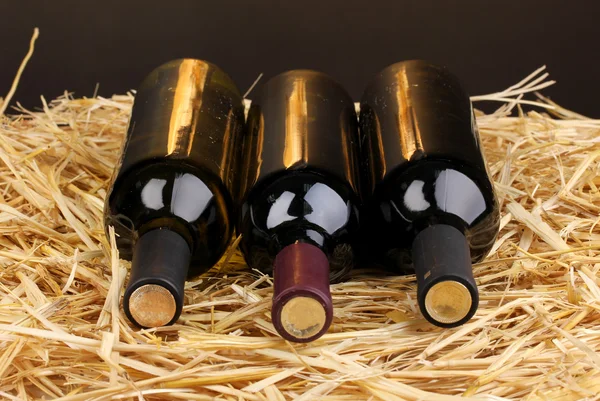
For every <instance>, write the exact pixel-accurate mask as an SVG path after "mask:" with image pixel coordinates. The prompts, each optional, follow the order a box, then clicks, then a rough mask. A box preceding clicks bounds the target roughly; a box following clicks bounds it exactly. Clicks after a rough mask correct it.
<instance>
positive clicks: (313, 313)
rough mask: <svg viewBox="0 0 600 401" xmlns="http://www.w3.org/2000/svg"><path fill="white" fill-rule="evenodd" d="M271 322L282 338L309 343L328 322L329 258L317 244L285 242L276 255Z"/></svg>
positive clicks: (327, 325)
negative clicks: (287, 243)
mask: <svg viewBox="0 0 600 401" xmlns="http://www.w3.org/2000/svg"><path fill="white" fill-rule="evenodd" d="M274 276H275V290H274V294H273V310H272V317H273V324H274V325H275V328H276V329H277V332H278V333H280V334H281V336H282V337H283V338H285V339H286V340H290V341H296V342H310V341H312V340H314V339H316V338H319V337H321V336H322V335H323V334H324V333H325V332H326V331H327V328H328V327H329V326H330V325H331V320H332V319H333V303H332V301H331V293H330V291H329V261H328V260H327V256H325V254H324V253H323V251H321V250H320V249H319V248H318V247H316V246H314V245H311V244H307V243H297V244H292V245H288V246H286V247H285V248H283V249H282V250H281V252H279V253H278V254H277V257H276V258H275V268H274Z"/></svg>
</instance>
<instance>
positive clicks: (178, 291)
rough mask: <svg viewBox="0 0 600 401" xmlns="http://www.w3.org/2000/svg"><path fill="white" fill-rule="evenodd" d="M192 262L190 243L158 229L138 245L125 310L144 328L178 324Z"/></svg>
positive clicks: (133, 259) (138, 242) (148, 234)
mask: <svg viewBox="0 0 600 401" xmlns="http://www.w3.org/2000/svg"><path fill="white" fill-rule="evenodd" d="M190 261H191V251H190V247H189V245H188V243H187V241H186V240H185V239H184V238H183V237H182V236H181V235H179V234H178V233H176V232H174V231H172V230H169V229H166V228H161V229H154V230H152V231H148V232H146V233H144V234H143V235H142V236H141V237H140V238H139V239H138V240H137V242H136V244H135V246H134V251H133V258H132V262H131V275H130V278H129V282H128V284H127V288H126V290H125V295H124V298H123V307H124V310H125V314H126V315H127V317H128V318H129V320H131V321H132V322H134V323H135V324H137V325H139V326H141V327H157V326H165V325H169V324H172V323H174V322H175V321H176V320H177V319H178V318H179V315H180V314H181V310H182V308H183V299H184V286H185V280H186V277H187V273H188V269H189V266H190Z"/></svg>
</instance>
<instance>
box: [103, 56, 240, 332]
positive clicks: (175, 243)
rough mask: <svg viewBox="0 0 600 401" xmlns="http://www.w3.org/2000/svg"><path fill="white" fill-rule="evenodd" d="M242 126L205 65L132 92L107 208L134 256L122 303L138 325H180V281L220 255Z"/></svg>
mask: <svg viewBox="0 0 600 401" xmlns="http://www.w3.org/2000/svg"><path fill="white" fill-rule="evenodd" d="M243 124H244V108H243V103H242V96H241V95H240V92H239V90H238V89H237V88H236V86H235V85H234V83H233V82H232V80H231V79H230V78H229V76H227V75H226V74H225V73H224V72H223V71H222V70H220V69H219V68H218V67H216V66H214V65H213V64H210V63H207V62H205V61H201V60H194V59H181V60H175V61H171V62H169V63H166V64H164V65H162V66H160V67H158V68H157V69H155V70H154V71H153V72H152V73H150V74H149V75H148V77H146V79H145V80H144V81H143V83H142V84H141V86H140V88H139V89H138V91H137V94H136V97H135V101H134V104H133V110H132V114H131V119H130V121H129V126H128V130H127V137H126V140H125V144H124V147H123V152H122V156H121V160H120V162H119V164H118V165H117V167H116V170H115V176H114V178H113V184H112V187H111V189H110V191H109V194H108V196H107V200H106V206H105V226H106V229H107V232H108V227H109V226H113V227H114V228H115V232H116V234H117V235H118V237H117V245H118V248H119V253H120V255H121V257H122V258H124V259H127V260H131V261H132V263H131V275H130V278H129V282H128V285H127V289H126V290H125V295H124V299H123V308H124V310H125V313H126V315H127V317H128V318H129V319H130V320H131V321H132V322H134V323H136V324H137V325H139V326H142V327H156V326H163V325H166V324H172V323H173V322H174V321H176V320H177V318H178V317H179V315H180V314H181V310H182V307H183V297H184V284H185V280H186V278H187V277H192V276H196V275H199V274H201V273H204V272H205V271H206V270H208V269H209V268H210V267H212V266H213V265H214V264H215V263H216V262H217V261H218V260H219V258H220V257H221V256H222V254H223V253H224V252H225V250H226V248H227V246H228V244H229V242H230V239H231V236H232V231H233V226H234V221H235V219H234V217H233V201H234V198H233V195H232V192H233V190H234V189H235V188H236V187H237V186H238V185H239V181H238V178H237V171H236V167H237V166H236V159H237V155H238V154H239V151H238V150H237V149H238V148H239V146H240V144H241V137H242V133H243Z"/></svg>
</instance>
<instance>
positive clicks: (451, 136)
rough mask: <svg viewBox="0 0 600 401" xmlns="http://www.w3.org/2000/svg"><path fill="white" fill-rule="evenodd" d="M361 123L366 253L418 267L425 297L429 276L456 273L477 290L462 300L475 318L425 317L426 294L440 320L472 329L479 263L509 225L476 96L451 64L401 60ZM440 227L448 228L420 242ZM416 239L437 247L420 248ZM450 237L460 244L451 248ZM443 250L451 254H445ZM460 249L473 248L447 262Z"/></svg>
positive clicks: (377, 83) (386, 74)
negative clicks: (504, 222) (490, 167)
mask: <svg viewBox="0 0 600 401" xmlns="http://www.w3.org/2000/svg"><path fill="white" fill-rule="evenodd" d="M360 125H361V129H362V132H363V134H364V135H365V151H364V156H365V157H364V158H363V159H362V162H363V171H364V172H365V176H366V178H365V181H368V183H369V184H368V185H367V186H366V190H365V196H366V197H368V198H369V201H368V207H367V208H366V211H365V214H366V217H365V221H366V226H365V230H364V233H365V236H364V239H365V242H366V243H367V247H366V248H367V251H366V252H367V253H368V254H369V255H371V256H379V255H380V256H381V257H380V261H381V262H382V263H383V264H384V265H387V266H390V267H392V268H394V269H401V270H404V271H408V272H410V271H411V270H412V269H413V268H414V269H415V273H416V274H417V278H418V281H419V280H420V282H421V285H419V291H420V292H422V291H424V290H425V289H424V286H425V285H427V286H428V287H427V288H431V286H433V285H435V284H436V282H433V283H427V279H428V278H432V279H434V280H440V281H444V280H446V279H448V280H450V279H451V277H450V276H451V274H450V273H449V272H451V271H452V269H454V271H455V273H456V274H455V276H454V278H452V280H454V279H456V280H458V281H460V282H461V283H462V284H461V285H464V286H465V288H466V289H467V290H468V292H469V294H467V293H466V292H464V294H463V295H464V296H465V297H467V296H468V297H470V301H469V302H470V305H471V306H470V307H469V308H468V313H466V312H465V313H464V316H463V317H462V318H461V319H458V320H456V321H453V322H450V323H448V322H440V321H439V320H437V321H436V319H434V318H433V317H432V316H431V314H428V312H427V311H426V309H427V308H426V307H425V297H426V295H422V296H420V305H421V310H422V312H423V313H424V315H425V317H426V318H428V320H430V321H432V322H433V323H435V324H438V325H440V326H448V327H449V326H453V325H458V324H461V323H463V322H464V321H466V320H468V318H470V316H472V314H473V313H474V311H475V309H476V306H477V305H476V304H477V299H478V296H477V290H476V286H475V282H474V279H473V278H472V271H471V266H470V263H472V262H476V261H479V260H481V259H482V258H483V257H485V256H486V255H487V253H488V252H489V250H490V249H491V247H492V246H493V243H494V241H495V239H496V236H497V233H498V227H499V221H500V219H499V211H498V205H497V202H496V198H495V196H494V191H493V187H492V183H491V181H490V179H489V177H488V174H487V168H486V165H485V160H484V158H483V154H482V150H481V147H480V141H479V134H478V130H477V126H476V123H475V117H474V114H473V110H472V106H471V102H470V100H469V97H468V95H467V94H466V92H465V91H464V90H463V89H462V87H461V86H460V83H459V82H458V81H457V80H456V78H455V77H454V76H453V75H451V74H450V73H449V72H448V71H447V70H446V69H445V68H442V67H438V66H434V65H431V64H428V63H426V62H423V61H409V62H402V63H398V64H394V65H392V66H390V67H388V68H386V69H384V70H383V71H382V72H381V73H380V74H378V75H377V76H376V77H375V79H374V80H373V81H372V82H371V84H370V85H369V86H368V88H367V89H366V90H365V92H364V94H363V97H362V99H361V113H360ZM433 226H439V227H442V228H440V229H436V230H434V231H431V230H430V231H427V233H425V234H423V236H421V237H419V234H420V233H422V232H424V231H425V230H428V228H429V227H433ZM444 227H446V228H448V227H449V228H448V229H447V230H449V231H447V230H446V228H444ZM455 231H456V232H458V233H459V235H456V236H455V235H454V234H455ZM415 238H419V241H422V240H423V239H426V241H428V244H427V245H425V246H423V244H420V245H417V243H416V241H415ZM448 238H453V239H452V240H451V241H450V242H448V243H446V244H445V245H442V242H444V241H447V239H448ZM461 238H462V239H461ZM431 241H433V242H435V243H430V242H431ZM417 242H418V241H417ZM444 247H445V248H446V251H444V252H442V251H440V249H442V248H444ZM451 249H465V252H461V253H460V256H457V255H455V257H454V260H455V261H454V262H451V261H444V260H442V259H444V258H445V257H446V256H444V255H450V254H452V252H451V251H450V250H451ZM437 251H440V256H439V258H437V259H436V261H437V262H434V261H432V260H429V261H427V262H424V259H427V258H428V255H427V254H426V253H427V252H437ZM465 253H466V254H467V255H468V258H465V257H464V254H465ZM448 257H449V256H448ZM464 259H468V260H466V261H464ZM456 260H461V261H463V262H462V263H458V262H456ZM417 262H418V263H417ZM419 263H422V264H423V263H424V265H423V266H421V267H419V266H417V265H418V264H419ZM436 263H438V264H439V265H437V266H436ZM467 264H468V266H467ZM442 265H443V266H442ZM449 265H452V266H453V267H452V268H448V266H449ZM459 265H460V266H459ZM442 271H443V273H442ZM438 276H439V277H438ZM444 277H445V278H444ZM449 291H450V290H449ZM450 292H452V291H450ZM459 314H460V313H459ZM440 319H441V320H444V319H443V318H440ZM465 319H466V320H465ZM450 320H452V319H450Z"/></svg>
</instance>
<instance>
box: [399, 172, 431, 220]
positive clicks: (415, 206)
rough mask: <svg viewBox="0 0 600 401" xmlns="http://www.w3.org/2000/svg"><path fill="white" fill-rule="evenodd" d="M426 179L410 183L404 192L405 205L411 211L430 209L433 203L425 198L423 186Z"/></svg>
mask: <svg viewBox="0 0 600 401" xmlns="http://www.w3.org/2000/svg"><path fill="white" fill-rule="evenodd" d="M424 185H425V181H421V180H414V181H413V182H411V183H410V185H409V186H408V188H407V189H406V193H405V194H404V205H405V206H406V207H407V209H408V210H410V211H411V212H422V211H424V210H427V209H429V207H430V206H431V203H429V202H427V200H426V199H425V193H424V192H423V186H424Z"/></svg>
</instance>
